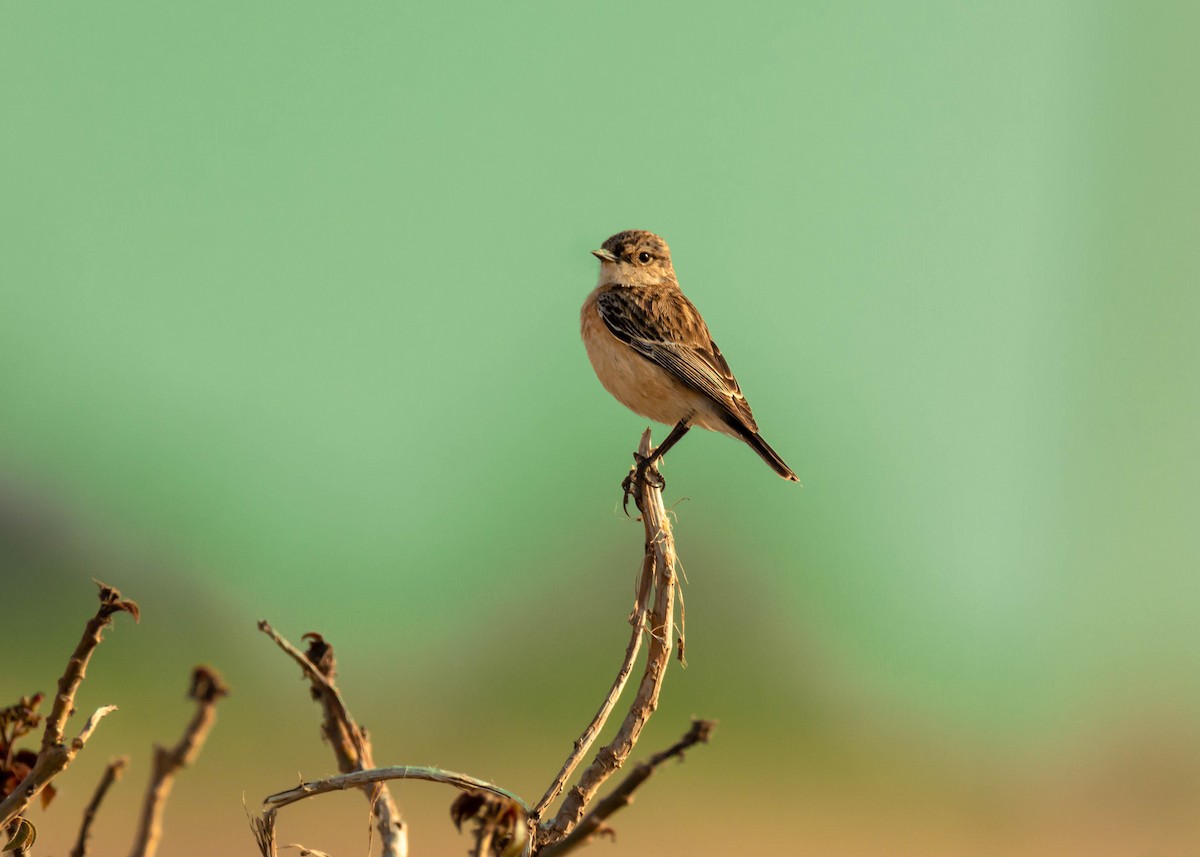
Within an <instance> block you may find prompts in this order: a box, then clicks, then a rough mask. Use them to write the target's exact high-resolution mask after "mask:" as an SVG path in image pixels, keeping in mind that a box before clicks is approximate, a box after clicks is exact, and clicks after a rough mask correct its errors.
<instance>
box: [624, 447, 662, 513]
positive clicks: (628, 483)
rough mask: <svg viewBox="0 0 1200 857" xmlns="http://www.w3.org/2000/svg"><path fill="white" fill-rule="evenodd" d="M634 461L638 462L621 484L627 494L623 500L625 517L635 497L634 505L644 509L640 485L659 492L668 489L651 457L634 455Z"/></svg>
mask: <svg viewBox="0 0 1200 857" xmlns="http://www.w3.org/2000/svg"><path fill="white" fill-rule="evenodd" d="M633 460H634V461H635V462H636V464H634V466H633V467H631V468H630V469H629V475H628V476H626V477H625V479H624V480H623V481H622V482H621V490H622V491H624V492H625V496H624V497H623V498H622V500H621V508H622V509H624V510H625V515H626V517H628V515H629V498H630V497H633V504H634V505H635V506H637V507H638V509H639V510H640V509H641V508H642V505H641V502H640V500H639V495H638V490H637V488H638V486H639V485H643V484H644V485H648V486H650V487H651V488H656V489H658V490H659V491H661V490H662V489H664V488H666V487H667V480H666V479H664V478H663V475H662V474H661V473H659V472H658V468H657V467H656V466H655V464H656V463H657V462H655V461H654V460H653V459H652V458H651V457H648V456H644V455H639V454H638V453H636V452H635V453H634V454H633Z"/></svg>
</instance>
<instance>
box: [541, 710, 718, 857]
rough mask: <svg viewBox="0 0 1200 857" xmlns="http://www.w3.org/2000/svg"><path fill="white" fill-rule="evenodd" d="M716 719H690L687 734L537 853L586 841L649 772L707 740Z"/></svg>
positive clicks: (563, 850) (555, 852) (553, 856)
mask: <svg viewBox="0 0 1200 857" xmlns="http://www.w3.org/2000/svg"><path fill="white" fill-rule="evenodd" d="M716 725H717V724H716V723H715V722H714V721H712V720H693V721H692V728H691V729H689V730H688V731H687V734H686V735H684V736H683V737H682V738H680V739H679V740H678V741H676V742H675V743H674V744H672V745H671V746H670V747H668V748H667V749H666V750H662V751H660V752H658V753H655V754H654V755H653V756H651V757H650V758H649V759H647V760H646V761H644V762H642V763H641V764H639V765H638V766H637V767H635V768H634V769H633V770H632V771H630V772H629V775H628V776H626V777H625V779H623V780H622V781H621V784H620V785H618V786H617V787H616V788H615V789H613V790H612V792H611V793H610V794H608V795H605V796H604V798H603V799H602V800H601V801H600V802H598V803H597V804H596V808H595V809H593V810H592V811H591V812H589V813H588V814H587V815H586V816H585V817H584V819H583V821H581V822H579V824H578V825H577V826H576V827H575V829H574V830H572V831H571V833H570V834H569V835H568V836H567V837H566V838H564V839H563V840H562V841H560V842H557V843H555V844H554V845H551V846H549V847H547V848H545V849H543V850H542V851H541V852H539V855H538V857H563V855H564V854H567V853H568V852H570V851H574V850H575V849H576V848H578V847H579V846H580V845H586V844H587V843H588V842H589V841H590V840H591V838H592V837H593V836H595V835H596V834H597V833H599V832H601V831H603V830H605V829H606V827H605V825H604V822H605V821H606V820H607V819H608V818H609V816H611V815H612V814H613V813H615V812H617V811H618V810H621V809H624V808H625V807H627V806H629V804H631V803H633V793H634V792H635V791H637V790H638V789H639V788H640V787H641V785H642V784H643V783H644V782H646V780H648V779H650V776H651V775H652V774H653V773H654V772H655V770H657V769H658V767H659V765H661V764H662V763H663V762H665V761H667V759H672V758H679V759H682V758H683V754H684V752H685V751H686V750H687V749H688V748H689V747H693V746H695V745H696V744H707V743H708V738H709V736H710V735H711V734H712V731H713V729H714V728H716Z"/></svg>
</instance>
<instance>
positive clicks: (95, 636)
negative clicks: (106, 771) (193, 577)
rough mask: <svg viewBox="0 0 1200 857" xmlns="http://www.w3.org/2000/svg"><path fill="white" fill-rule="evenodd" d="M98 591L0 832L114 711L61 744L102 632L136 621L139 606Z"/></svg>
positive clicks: (6, 805)
mask: <svg viewBox="0 0 1200 857" xmlns="http://www.w3.org/2000/svg"><path fill="white" fill-rule="evenodd" d="M97 585H98V586H99V587H100V608H99V609H98V610H97V611H96V615H95V616H93V617H92V618H91V619H89V620H88V623H87V626H86V627H85V628H84V631H83V637H81V638H80V640H79V644H78V645H77V646H76V647H75V651H74V652H72V653H71V658H70V660H68V661H67V668H66V669H65V670H64V671H63V674H62V677H61V678H59V680H58V692H57V693H56V694H55V696H54V703H53V705H52V706H51V708H50V713H49V714H48V715H47V716H46V731H45V732H44V733H43V735H42V748H41V751H40V752H39V753H38V757H37V761H36V762H35V763H34V764H33V766H32V770H30V772H29V773H28V774H27V775H26V776H25V778H24V779H23V780H22V781H21V783H20V784H19V785H18V786H17V787H16V788H15V789H13V790H12V793H11V794H9V795H8V797H6V798H5V799H4V800H3V801H0V829H3V828H6V827H7V826H8V824H9V822H10V821H12V820H13V819H14V818H16V817H17V816H18V815H20V814H21V813H22V812H24V811H25V808H26V807H28V806H29V802H30V801H31V800H33V798H34V797H36V796H37V794H38V793H39V792H40V791H41V790H42V789H44V788H45V787H46V785H47V784H48V783H49V782H50V780H52V779H53V778H54V777H56V776H58V775H59V774H60V773H62V772H63V771H64V770H66V768H67V766H68V765H70V764H71V762H72V761H74V759H75V756H76V754H78V753H79V751H80V750H82V749H83V745H84V744H86V743H87V740H88V738H89V737H91V734H92V731H93V730H94V729H95V728H96V724H97V723H99V722H100V718H101V717H103V716H104V715H106V714H108V713H109V712H111V711H116V706H115V705H106V706H103V707H101V708H99V709H97V710H96V712H95V713H94V714H92V716H91V717H90V718H88V721H87V723H86V724H84V727H83V729H82V731H80V733H79V735H78V736H76V738H75V739H74V740H72V741H71V743H70V744H69V745H68V744H64V743H63V734H64V732H65V730H66V724H67V720H68V719H69V718H70V717H71V715H72V714H74V713H75V694H76V692H77V691H78V690H79V685H80V684H81V683H82V682H83V679H84V676H85V675H86V673H87V666H88V662H89V661H90V660H91V658H92V653H93V652H94V651H96V647H97V646H99V645H100V641H101V639H102V635H103V632H104V629H105V628H107V627H108V626H109V625H111V624H112V620H113V616H115V615H116V614H117V613H129V614H130V615H132V616H133V618H134V621H137V619H138V606H137V604H135V603H134V602H132V601H128V600H122V598H121V593H120V592H118V591H117V590H116V589H115V588H113V587H111V586H108V585H107V584H104V583H100V582H99V581H97Z"/></svg>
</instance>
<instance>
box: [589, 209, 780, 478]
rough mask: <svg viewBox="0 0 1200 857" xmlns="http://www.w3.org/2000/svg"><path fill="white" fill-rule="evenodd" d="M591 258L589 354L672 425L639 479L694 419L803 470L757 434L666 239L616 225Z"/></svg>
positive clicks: (641, 410)
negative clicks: (594, 273)
mask: <svg viewBox="0 0 1200 857" xmlns="http://www.w3.org/2000/svg"><path fill="white" fill-rule="evenodd" d="M592 255H594V256H595V257H596V258H597V259H599V260H600V282H599V285H597V286H596V288H595V290H594V291H593V292H592V293H591V294H590V295H588V298H587V300H586V301H584V303H583V312H582V313H581V323H582V328H583V343H584V345H585V346H587V353H588V359H590V360H591V361H592V368H593V369H595V370H596V376H597V377H598V378H599V379H600V383H601V384H603V385H604V389H606V390H608V392H610V393H612V394H613V396H615V397H616V399H617V401H619V402H620V403H621V404H623V405H625V406H626V407H627V408H629V409H630V410H632V411H634V412H635V413H637V414H640V415H642V416H643V417H646V418H648V419H651V420H654V421H656V422H660V423H665V424H666V425H674V428H672V429H671V432H670V434H668V435H667V437H666V439H665V440H664V441H663V442H662V444H660V445H659V447H658V448H657V449H656V450H654V453H653V454H652V455H650V456H649V457H647V458H646V459H645V460H643V461H640V462H639V464H638V471H639V472H638V476H639V477H640V476H642V475H644V473H645V471H646V468H648V467H649V466H650V465H652V464H654V462H655V461H657V460H658V459H659V458H661V457H662V455H663V454H664V453H665V452H666V451H667V450H668V449H670V448H671V447H672V446H673V445H674V444H675V443H676V442H677V441H678V440H679V439H680V438H682V437H683V436H684V435H685V434H687V431H688V429H690V428H691V427H692V426H694V425H696V426H700V427H701V428H706V429H708V430H709V431H716V432H720V433H721V434H727V435H729V436H730V437H735V438H739V439H740V440H744V441H745V442H746V443H748V444H749V445H750V447H751V448H752V449H753V450H754V451H755V452H757V453H758V454H759V455H760V456H762V459H763V461H765V462H767V464H769V465H771V468H772V469H773V470H774V471H775V472H776V473H778V474H779V475H780V476H782V477H783V478H784V479H790V480H792V481H793V482H798V481H800V480H798V479H797V478H796V474H795V473H793V472H792V469H791V468H790V467H788V466H787V465H786V464H785V463H784V461H783V459H782V458H780V457H779V455H778V454H777V453H776V452H775V450H773V449H771V447H770V446H768V445H767V442H766V441H765V440H763V439H762V437H761V436H760V435H759V433H758V424H757V423H755V422H754V414H752V413H751V411H750V404H749V403H748V402H747V401H746V397H745V396H743V395H742V390H741V388H740V387H739V386H738V382H737V379H736V378H734V377H733V372H731V371H730V370H729V364H728V363H726V362H725V358H724V357H723V356H722V355H721V349H719V348H717V344H716V343H715V342H713V341H712V336H711V335H710V334H709V332H708V326H707V325H706V324H705V323H704V319H702V318H701V317H700V313H699V311H698V310H697V309H696V307H695V306H693V305H692V302H691V301H689V300H688V299H687V298H686V297H684V296H683V292H681V291H680V290H679V281H678V280H677V279H676V278H675V269H674V268H673V267H672V265H671V251H670V249H669V248H668V247H667V242H666V241H664V240H662V239H661V238H659V237H658V236H657V235H655V234H654V233H652V232H646V231H644V230H640V229H634V230H630V231H628V232H618V233H617V234H616V235H614V236H612V237H611V238H609V239H608V240H607V241H605V242H604V244H603V245H602V246H601V247H600V249H599V250H593V251H592Z"/></svg>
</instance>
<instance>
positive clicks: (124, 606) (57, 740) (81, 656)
mask: <svg viewBox="0 0 1200 857" xmlns="http://www.w3.org/2000/svg"><path fill="white" fill-rule="evenodd" d="M96 585H97V586H99V587H100V609H99V610H97V611H96V615H95V616H93V617H92V618H91V619H89V620H88V623H87V627H86V628H84V631H83V637H82V638H81V639H80V640H79V645H77V646H76V647H75V651H74V652H73V653H72V654H71V659H70V660H69V661H67V669H66V671H65V672H64V673H63V674H62V677H61V678H60V679H59V680H58V693H57V694H56V695H55V697H54V705H53V706H51V708H50V713H49V714H48V715H46V732H45V734H44V735H43V736H42V749H43V750H44V749H46V748H47V747H53V746H54V745H55V744H61V743H62V739H63V732H64V730H65V729H66V725H67V718H69V717H70V716H71V714H72V713H74V711H75V693H76V691H78V690H79V685H80V684H82V683H83V679H84V676H85V675H86V673H87V665H88V661H90V660H91V658H92V652H94V651H96V647H97V646H99V645H100V640H101V634H102V633H103V631H104V629H105V628H107V627H108V626H109V625H111V624H112V617H113V616H115V615H116V614H117V613H122V612H123V613H128V614H129V615H131V616H133V621H135V622H136V621H138V619H139V618H140V616H141V614H140V612H139V610H138V606H137V604H136V603H135V602H133V601H128V600H122V599H121V593H120V592H118V591H117V589H116V588H114V587H112V586H109V585H107V584H105V583H100V582H99V581H96Z"/></svg>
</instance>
